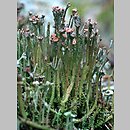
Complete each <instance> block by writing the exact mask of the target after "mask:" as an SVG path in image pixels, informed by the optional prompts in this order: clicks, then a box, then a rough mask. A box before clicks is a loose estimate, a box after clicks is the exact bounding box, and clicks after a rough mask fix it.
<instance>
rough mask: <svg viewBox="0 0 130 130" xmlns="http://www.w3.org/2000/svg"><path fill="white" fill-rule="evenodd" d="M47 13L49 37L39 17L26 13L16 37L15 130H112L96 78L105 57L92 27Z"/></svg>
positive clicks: (61, 12)
mask: <svg viewBox="0 0 130 130" xmlns="http://www.w3.org/2000/svg"><path fill="white" fill-rule="evenodd" d="M69 7H70V3H68V4H67V7H66V8H65V9H63V8H60V7H58V6H56V7H53V9H52V12H53V16H54V26H53V27H54V33H53V34H51V32H50V26H51V25H50V23H48V25H47V30H46V31H45V27H46V24H45V21H44V20H45V16H44V15H42V16H39V15H35V14H32V12H29V15H28V17H27V18H26V24H24V25H20V22H18V31H17V58H18V60H17V84H18V85H17V90H18V91H17V97H18V98H17V99H18V100H17V101H18V105H17V118H18V124H19V125H18V126H19V128H20V130H22V129H27V128H28V129H30V130H34V129H35V130H36V129H37V130H38V129H43V130H47V129H48V130H51V129H65V130H72V129H77V130H78V129H79V128H81V129H86V130H87V129H88V130H90V129H91V130H96V129H99V128H100V130H102V129H103V128H106V130H107V129H108V130H112V129H113V111H114V110H113V98H112V99H111V101H110V102H109V101H107V102H105V101H104V98H103V96H102V93H101V78H102V76H103V68H104V65H105V64H106V63H107V62H108V59H107V55H108V53H109V51H108V50H107V51H106V50H105V49H104V48H100V46H99V43H100V42H101V38H100V35H99V34H98V29H97V27H96V25H97V23H96V22H93V21H92V20H91V19H88V20H87V22H85V23H82V21H81V19H80V17H79V15H78V10H77V9H73V10H72V13H71V15H70V19H69V21H68V24H66V22H65V16H66V12H67V10H68V8H69Z"/></svg>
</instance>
